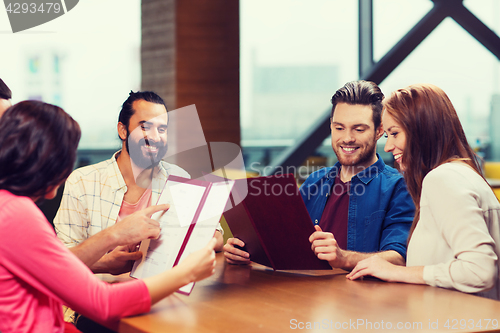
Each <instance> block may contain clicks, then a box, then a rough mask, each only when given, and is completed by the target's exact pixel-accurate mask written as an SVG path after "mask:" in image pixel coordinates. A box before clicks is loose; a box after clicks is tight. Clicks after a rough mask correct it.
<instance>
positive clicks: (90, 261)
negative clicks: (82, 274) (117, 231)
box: [69, 229, 118, 273]
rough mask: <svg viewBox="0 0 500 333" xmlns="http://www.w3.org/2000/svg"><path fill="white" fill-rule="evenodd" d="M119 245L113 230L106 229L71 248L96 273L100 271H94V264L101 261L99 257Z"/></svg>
mask: <svg viewBox="0 0 500 333" xmlns="http://www.w3.org/2000/svg"><path fill="white" fill-rule="evenodd" d="M117 245H118V244H117V241H116V237H115V236H114V235H113V233H112V232H111V230H109V229H104V230H102V231H101V232H98V233H97V234H95V235H94V236H92V237H89V238H88V239H86V240H84V241H83V242H81V243H80V244H78V245H76V246H74V247H72V248H70V249H69V250H70V251H71V252H72V253H73V254H74V255H75V256H77V257H78V259H80V260H81V261H82V262H83V263H84V264H85V265H87V266H88V267H89V268H90V269H91V270H92V271H93V272H94V273H100V272H97V271H94V269H93V266H94V265H95V264H96V263H97V262H98V261H99V259H101V258H102V256H103V255H105V254H106V253H107V252H108V251H110V250H112V249H113V248H115V247H116V246H117ZM98 266H102V265H98Z"/></svg>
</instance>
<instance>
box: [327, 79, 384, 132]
mask: <svg viewBox="0 0 500 333" xmlns="http://www.w3.org/2000/svg"><path fill="white" fill-rule="evenodd" d="M383 99H384V94H383V93H382V90H380V88H379V86H377V84H376V83H375V82H371V81H364V80H359V81H352V82H347V83H346V84H345V85H344V86H343V87H342V88H340V89H339V90H337V91H336V92H335V94H334V95H333V96H332V117H333V113H334V112H335V107H336V106H337V104H338V103H346V104H351V105H368V106H371V107H372V110H373V118H372V119H373V124H374V125H375V129H377V128H379V126H380V123H381V122H382V120H381V115H382V100H383Z"/></svg>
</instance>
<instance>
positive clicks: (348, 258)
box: [332, 250, 406, 271]
mask: <svg viewBox="0 0 500 333" xmlns="http://www.w3.org/2000/svg"><path fill="white" fill-rule="evenodd" d="M342 253H343V255H344V259H343V261H342V265H341V267H340V268H342V269H345V270H348V271H350V270H352V269H353V268H354V267H355V266H356V265H357V264H358V262H360V261H361V260H363V259H367V258H369V257H371V256H373V255H378V256H379V257H381V258H383V259H385V260H387V261H389V262H390V263H392V264H394V265H400V266H404V265H405V264H406V263H405V261H404V259H403V257H402V256H401V255H400V254H399V253H398V252H396V251H394V250H389V251H383V252H373V253H362V252H354V251H348V250H342ZM332 266H333V265H332ZM337 267H338V266H337Z"/></svg>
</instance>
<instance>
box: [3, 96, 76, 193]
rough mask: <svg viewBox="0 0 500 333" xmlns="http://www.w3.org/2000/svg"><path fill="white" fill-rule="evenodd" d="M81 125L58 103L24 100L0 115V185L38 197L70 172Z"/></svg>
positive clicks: (12, 191)
mask: <svg viewBox="0 0 500 333" xmlns="http://www.w3.org/2000/svg"><path fill="white" fill-rule="evenodd" d="M80 134H81V132H80V126H79V125H78V123H77V122H76V121H75V120H74V119H73V118H71V116H70V115H68V114H67V113H66V112H64V110H63V109H61V108H60V107H58V106H55V105H51V104H47V103H43V102H38V101H24V102H20V103H17V104H15V105H13V106H11V107H10V108H9V109H7V111H5V113H4V115H3V116H2V117H1V118H0V189H5V190H7V191H9V192H11V193H13V194H15V195H20V196H28V197H31V198H39V197H43V196H44V195H46V194H47V193H48V192H49V191H50V190H51V187H52V186H58V185H60V184H61V183H62V182H63V181H64V180H65V179H66V178H67V177H68V176H69V174H70V173H71V171H72V170H73V166H74V164H75V160H76V149H77V147H78V142H79V141H80Z"/></svg>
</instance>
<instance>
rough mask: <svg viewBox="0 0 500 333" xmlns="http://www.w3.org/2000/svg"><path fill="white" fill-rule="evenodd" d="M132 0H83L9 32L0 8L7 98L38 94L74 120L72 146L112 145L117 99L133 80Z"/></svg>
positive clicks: (136, 5)
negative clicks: (76, 130)
mask: <svg viewBox="0 0 500 333" xmlns="http://www.w3.org/2000/svg"><path fill="white" fill-rule="evenodd" d="M140 4H141V1H140V0H127V1H120V0H107V1H100V0H85V1H80V2H79V3H78V5H77V6H76V7H75V8H73V9H72V10H71V11H68V12H67V13H66V14H64V15H63V16H61V17H59V18H57V19H55V20H53V21H51V22H48V23H46V24H43V25H41V26H38V27H35V28H32V29H29V30H26V31H23V32H19V33H15V34H12V33H11V32H10V31H11V28H10V25H9V21H8V17H7V13H6V12H5V11H4V10H0V31H1V33H0V40H1V44H2V56H1V59H2V61H0V77H1V78H2V79H3V80H4V81H5V82H6V83H7V84H8V85H9V87H10V88H11V90H12V92H13V102H18V101H21V100H25V99H38V100H43V101H45V102H49V103H54V104H56V105H59V106H61V107H63V108H64V109H65V110H66V111H67V112H68V113H70V114H71V115H72V116H73V117H74V118H75V119H76V120H77V121H78V122H79V123H80V126H81V127H82V140H81V142H80V148H86V149H115V148H116V147H118V146H119V141H118V138H117V134H116V124H117V119H118V112H119V110H120V106H121V103H123V101H124V100H125V99H126V98H127V96H128V93H129V91H130V90H132V89H133V90H138V89H139V88H140V38H141V24H140V17H141V8H140Z"/></svg>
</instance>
